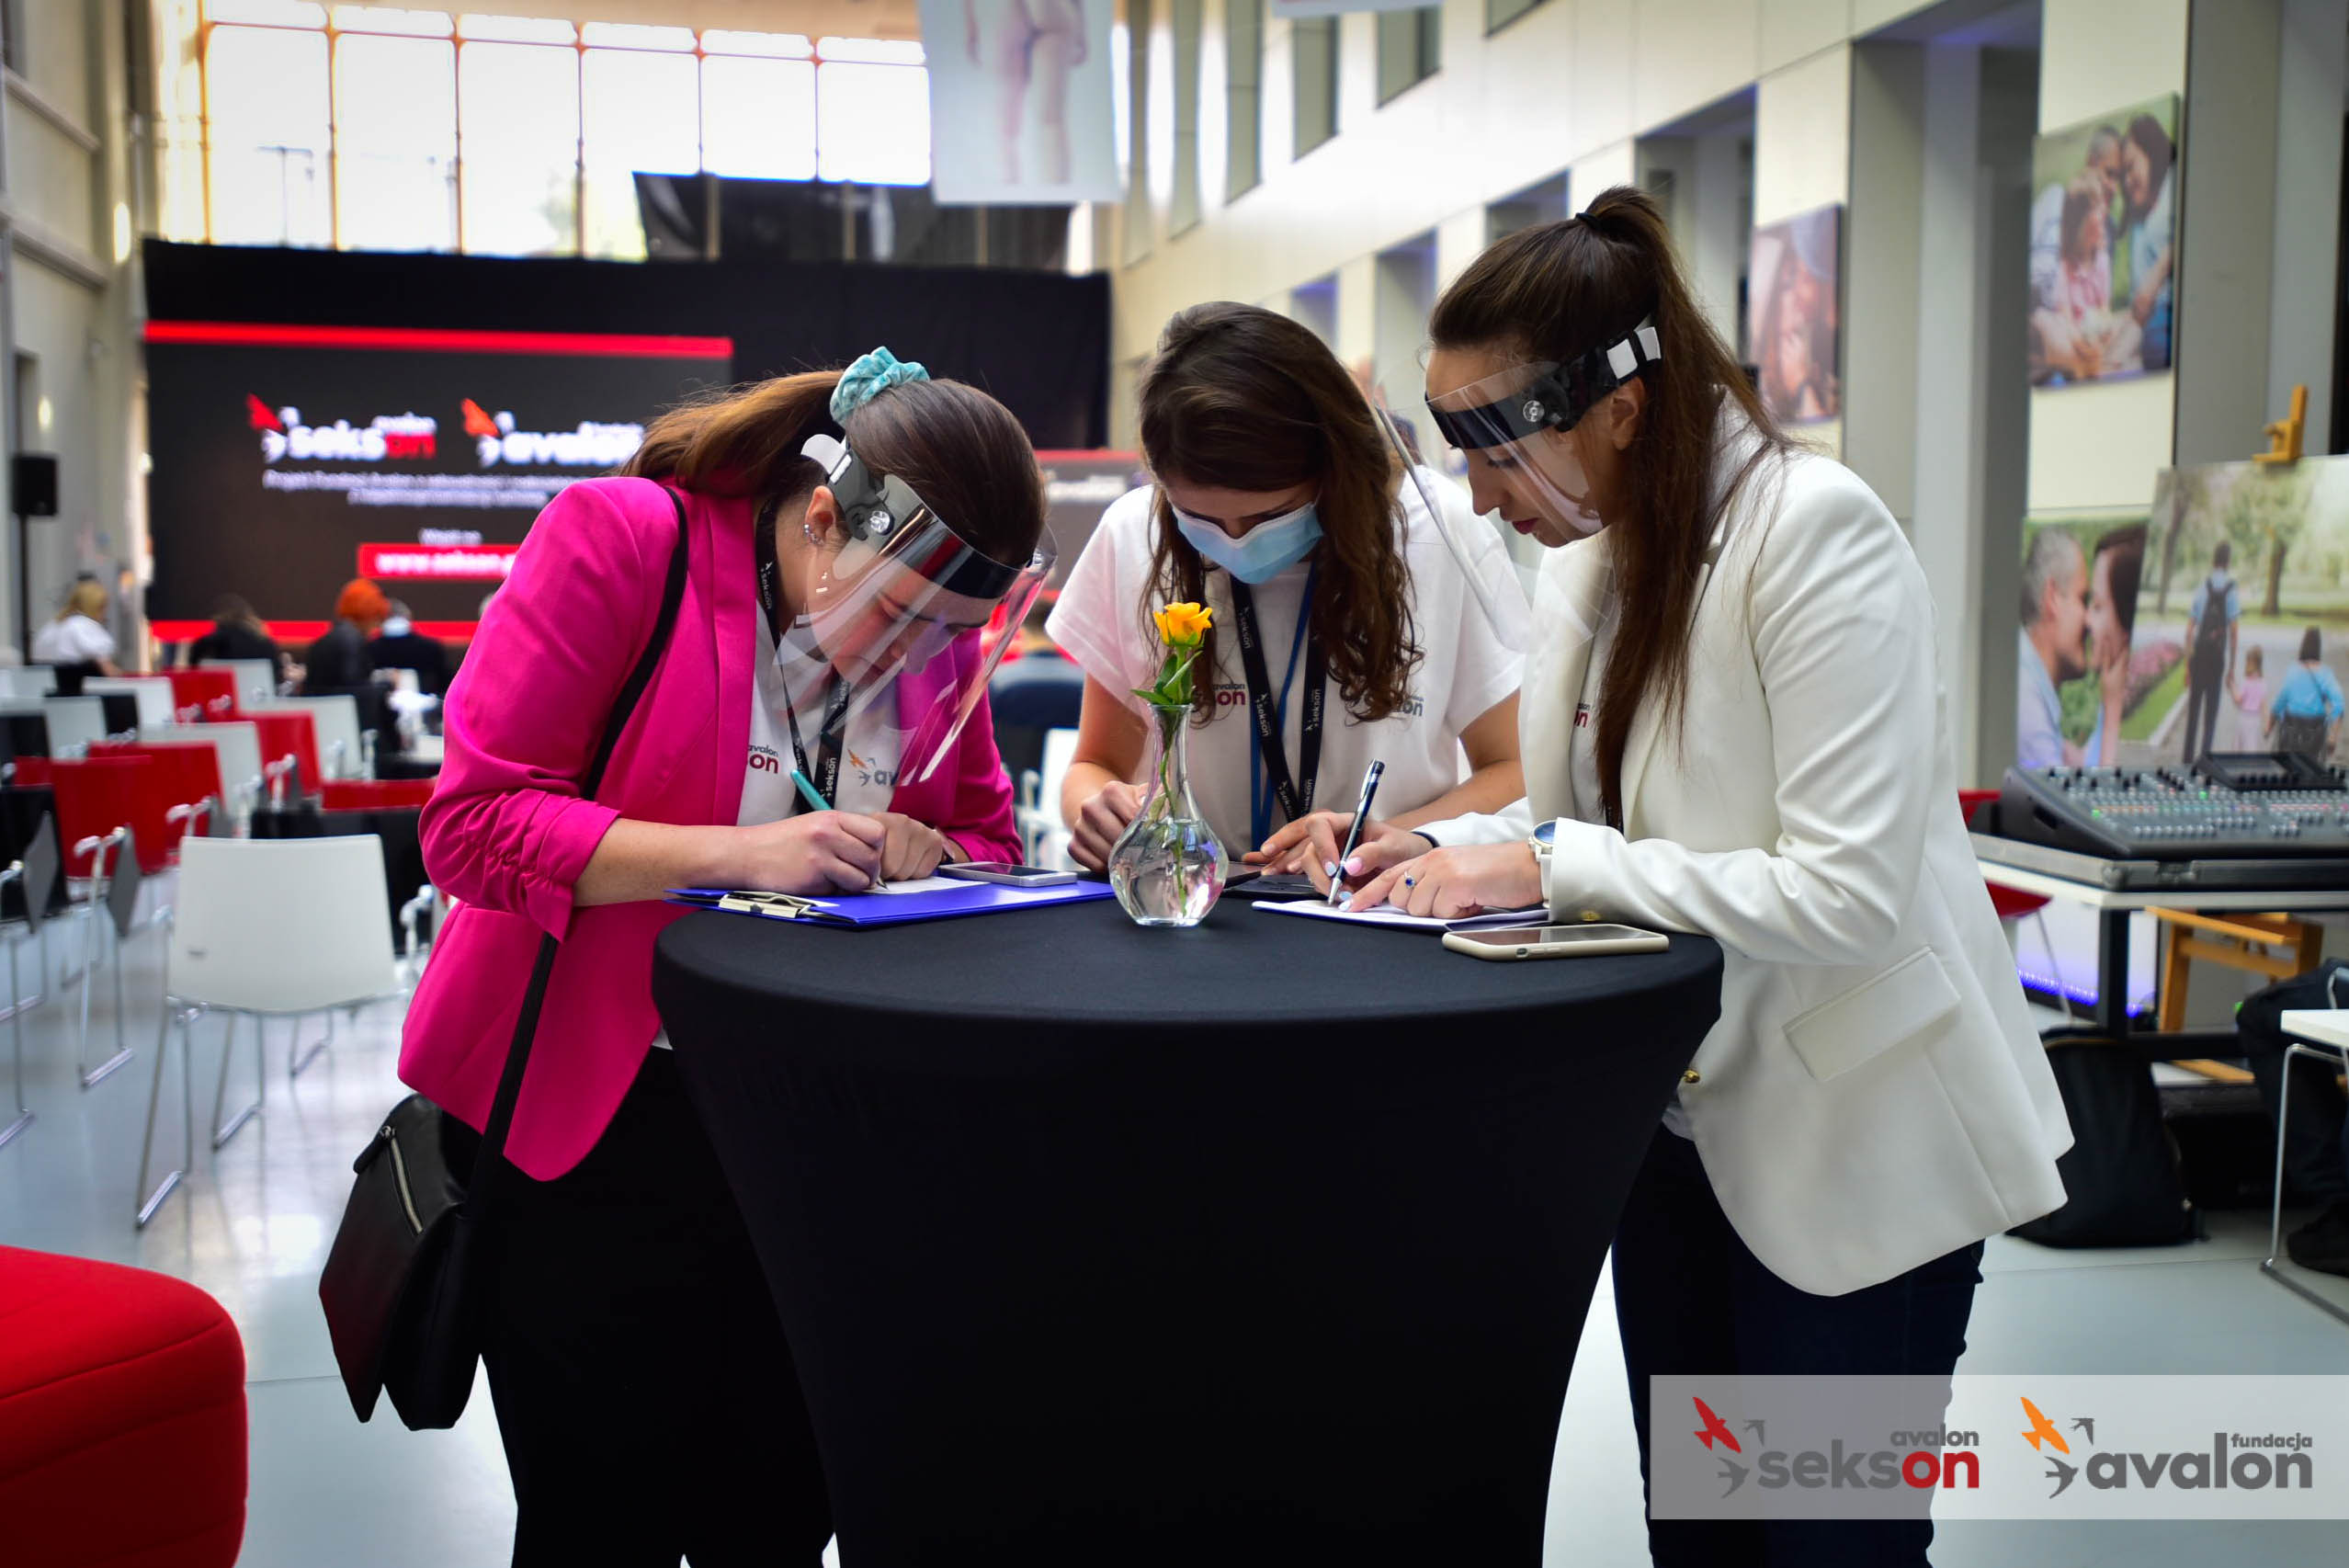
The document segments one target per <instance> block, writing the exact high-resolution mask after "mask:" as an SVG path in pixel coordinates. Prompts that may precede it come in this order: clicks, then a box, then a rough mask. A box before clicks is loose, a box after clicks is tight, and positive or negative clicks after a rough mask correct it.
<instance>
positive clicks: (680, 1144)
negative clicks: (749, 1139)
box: [450, 1051, 832, 1568]
mask: <svg viewBox="0 0 2349 1568" xmlns="http://www.w3.org/2000/svg"><path fill="white" fill-rule="evenodd" d="M454 1136H455V1137H457V1138H459V1139H461V1140H464V1141H465V1142H467V1145H468V1146H467V1147H466V1148H464V1149H463V1150H461V1151H460V1150H459V1149H457V1148H455V1147H452V1148H451V1151H450V1152H451V1154H452V1157H454V1158H456V1159H457V1160H458V1164H457V1167H456V1168H458V1169H460V1170H463V1169H466V1168H468V1167H469V1166H470V1164H471V1160H470V1154H471V1147H470V1144H471V1135H470V1134H468V1133H466V1132H465V1131H464V1130H463V1129H462V1128H461V1127H460V1128H458V1129H457V1131H456V1133H455V1134H454ZM505 1177H506V1186H505V1187H504V1189H503V1190H502V1191H501V1192H500V1194H499V1199H498V1210H497V1212H498V1213H499V1215H500V1216H501V1218H500V1220H499V1221H498V1237H497V1258H498V1267H497V1289H496V1322H495V1324H494V1326H493V1328H492V1330H491V1333H490V1335H489V1338H490V1348H489V1351H488V1354H487V1356H486V1358H485V1359H486V1360H487V1362H488V1365H489V1377H490V1392H491V1394H492V1395H493V1396H494V1398H495V1400H496V1402H497V1425H498V1431H499V1434H500V1435H501V1436H502V1437H504V1439H505V1458H506V1463H507V1466H508V1467H509V1468H510V1469H511V1470H512V1471H513V1474H514V1499H515V1503H516V1507H517V1511H518V1517H517V1518H516V1523H515V1531H514V1562H515V1563H516V1568H541V1565H545V1568H578V1565H580V1564H584V1563H591V1562H592V1563H596V1564H599V1565H604V1564H608V1565H610V1568H650V1565H652V1564H655V1563H658V1564H663V1565H664V1568H674V1564H675V1562H677V1560H678V1559H679V1558H680V1557H684V1558H687V1559H688V1560H690V1561H691V1562H692V1563H693V1564H694V1568H725V1565H728V1564H733V1563H758V1564H762V1565H775V1568H814V1564H815V1563H816V1562H818V1561H819V1560H820V1559H821V1557H822V1555H823V1545H824V1542H825V1541H826V1540H829V1539H831V1535H832V1513H831V1507H830V1505H829V1504H828V1503H827V1501H826V1499H825V1496H824V1487H823V1469H822V1467H821V1466H820V1465H819V1463H818V1461H817V1458H816V1449H815V1437H814V1434H813V1432H812V1431H811V1429H810V1427H809V1425H808V1415H807V1410H806V1407H805V1404H804V1403H803V1402H802V1401H801V1399H800V1383H799V1377H798V1374H797V1373H796V1372H795V1371H794V1369H793V1368H792V1364H791V1353H790V1350H789V1346H787V1345H786V1344H785V1343H784V1339H783V1331H782V1329H781V1327H780V1325H779V1324H777V1321H776V1316H775V1305H774V1301H773V1299H772V1298H771V1297H770V1296H769V1295H768V1294H767V1289H766V1277H765V1276H764V1275H763V1274H761V1273H760V1271H759V1266H758V1259H757V1257H756V1256H755V1255H754V1254H753V1252H752V1250H751V1243H750V1236H749V1233H748V1232H746V1231H745V1230H744V1229H743V1218H742V1214H741V1212H740V1211H739V1210H737V1209H736V1208H735V1205H734V1199H733V1194H732V1191H731V1190H729V1188H728V1187H727V1185H726V1178H725V1175H724V1173H723V1172H722V1171H721V1169H720V1167H719V1165H718V1159H717V1156H716V1154H715V1153H712V1152H711V1150H710V1147H709V1140H708V1139H707V1138H706V1137H704V1136H703V1134H702V1131H701V1124H700V1122H699V1120H698V1119H696V1117H695V1115H694V1112H693V1108H692V1106H691V1105H690V1104H688V1103H687V1099H686V1095H685V1089H684V1085H683V1084H682V1083H681V1082H680V1080H679V1078H678V1074H677V1068H676V1062H675V1058H674V1057H673V1056H672V1055H671V1054H670V1053H669V1052H668V1051H652V1052H651V1053H650V1054H649V1055H647V1056H646V1058H645V1062H644V1066H643V1068H642V1070H641V1071H640V1072H639V1073H638V1074H637V1078H636V1083H635V1084H634V1085H633V1086H632V1087H630V1090H629V1092H628V1097H627V1099H626V1100H624V1101H622V1102H621V1105H620V1108H619V1112H618V1115H617V1116H616V1117H615V1118H614V1119H613V1120H612V1124H611V1126H610V1127H609V1128H608V1129H607V1130H606V1131H605V1133H604V1136H603V1138H602V1139H601V1141H599V1142H597V1143H596V1147H595V1148H594V1149H593V1150H592V1151H590V1152H589V1153H588V1155H587V1157H586V1159H584V1160H583V1161H582V1162H580V1164H579V1165H577V1166H576V1167H575V1168H573V1170H571V1171H570V1172H568V1173H567V1174H565V1175H563V1176H559V1177H557V1178H556V1179H555V1180H553V1181H550V1182H539V1181H533V1180H531V1179H530V1178H528V1176H521V1175H519V1174H518V1173H516V1172H514V1171H510V1170H509V1171H507V1172H505Z"/></svg>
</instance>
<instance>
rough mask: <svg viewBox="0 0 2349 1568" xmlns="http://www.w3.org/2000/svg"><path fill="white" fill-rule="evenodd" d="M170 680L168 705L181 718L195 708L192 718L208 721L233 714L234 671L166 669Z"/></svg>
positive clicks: (218, 719)
mask: <svg viewBox="0 0 2349 1568" xmlns="http://www.w3.org/2000/svg"><path fill="white" fill-rule="evenodd" d="M164 674H165V676H168V677H169V678H170V681H171V705H172V707H173V709H174V710H176V711H177V712H178V714H179V716H180V718H181V719H182V720H187V717H188V710H189V709H191V708H192V709H194V710H196V716H195V719H194V721H193V722H196V723H199V724H210V723H214V722H218V721H220V720H222V719H233V718H236V717H237V716H238V715H237V710H236V672H235V671H233V670H210V669H192V670H165V672H164Z"/></svg>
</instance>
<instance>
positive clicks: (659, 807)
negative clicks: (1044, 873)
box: [400, 479, 1019, 1181]
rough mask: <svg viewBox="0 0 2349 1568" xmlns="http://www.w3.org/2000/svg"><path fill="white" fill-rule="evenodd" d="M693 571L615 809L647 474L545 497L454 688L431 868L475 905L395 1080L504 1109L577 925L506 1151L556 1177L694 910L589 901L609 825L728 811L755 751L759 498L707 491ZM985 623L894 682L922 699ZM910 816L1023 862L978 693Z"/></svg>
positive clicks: (646, 575)
mask: <svg viewBox="0 0 2349 1568" xmlns="http://www.w3.org/2000/svg"><path fill="white" fill-rule="evenodd" d="M686 519H687V527H688V528H691V529H692V541H691V545H690V550H691V562H690V570H689V571H688V573H687V580H686V590H685V602H684V604H683V605H682V607H681V608H679V610H678V612H677V621H676V628H675V632H674V633H673V634H672V636H671V638H670V642H669V645H668V648H667V651H666V652H665V653H664V654H663V656H662V659H661V663H660V665H659V667H658V668H657V669H656V670H655V671H654V673H653V676H652V684H651V685H649V686H648V687H646V688H645V691H644V696H643V698H642V699H641V701H640V702H639V703H638V704H637V708H636V712H635V715H634V717H633V718H632V719H631V720H630V723H629V725H628V728H627V729H626V731H625V732H624V733H622V734H621V736H620V739H619V742H618V745H617V746H616V747H615V748H614V749H613V752H612V760H611V766H610V767H609V768H608V769H607V772H606V774H605V776H604V784H603V789H602V790H600V791H599V795H600V799H598V800H596V801H586V800H582V799H581V798H580V794H579V778H580V777H581V775H583V774H584V773H585V772H586V770H587V767H588V764H589V763H590V762H591V761H592V760H593V759H594V753H595V748H596V741H597V739H598V738H599V737H598V733H597V732H598V730H599V729H600V727H601V725H602V723H603V722H604V720H605V718H606V717H607V715H608V713H609V712H610V710H611V706H612V703H613V701H614V700H615V699H617V698H618V695H619V689H620V687H621V685H622V683H624V682H625V681H626V680H627V678H628V673H629V671H630V669H631V668H632V667H634V665H635V663H636V660H637V658H638V656H639V654H640V653H641V652H642V650H643V648H644V645H645V643H646V642H648V641H649V640H650V639H651V637H652V627H653V622H654V621H655V620H656V619H658V618H659V615H660V608H661V590H662V587H663V585H664V581H665V579H666V577H667V575H668V564H669V555H670V551H671V550H672V549H673V548H674V547H675V542H676V534H677V524H676V513H675V510H674V509H673V508H672V507H671V506H670V503H669V493H668V492H667V491H666V490H665V489H664V488H663V487H662V486H661V485H658V484H655V483H652V482H650V481H647V480H641V479H600V480H590V481H587V482H585V483H579V484H574V485H573V486H571V487H570V488H569V489H567V490H565V491H563V492H562V494H560V495H558V496H556V498H555V499H554V500H553V501H552V502H551V503H550V504H549V505H548V506H547V509H546V510H545V512H543V513H542V514H540V516H539V520H538V522H537V523H536V524H535V525H534V526H533V527H532V528H531V529H530V535H529V539H528V542H527V543H525V544H524V545H523V547H522V550H521V553H520V554H519V555H518V556H516V560H515V563H514V572H513V575H512V576H511V577H509V578H508V579H507V581H506V584H505V587H504V588H502V589H500V590H499V592H498V595H497V597H495V598H494V599H493V600H492V601H491V603H490V608H489V610H488V613H487V614H486V615H485V617H484V618H483V619H482V626H481V632H480V635H479V637H478V638H477V639H476V640H475V642H474V643H473V647H472V651H471V653H468V654H467V655H466V658H465V663H464V666H463V669H462V671H461V672H460V675H459V676H458V677H457V680H456V682H455V684H454V685H453V686H452V687H450V688H449V693H448V722H447V730H448V735H447V739H448V756H447V760H446V761H445V762H444V764H443V766H442V769H441V774H440V782H439V785H438V787H437V789H435V790H434V791H433V796H432V801H431V803H430V804H429V805H427V806H426V807H425V810H424V823H423V838H424V853H425V864H426V868H427V869H428V870H429V871H430V874H431V877H432V880H433V882H434V884H435V885H436V886H437V887H439V888H440V889H442V890H443V891H444V892H448V894H449V895H450V896H451V897H453V898H456V899H458V900H460V901H461V907H460V908H459V909H458V910H457V911H456V913H455V914H453V915H451V916H450V917H449V920H448V926H447V928H446V930H445V931H444V932H443V933H442V935H441V937H440V940H439V943H438V944H437V948H436V949H435V950H434V953H433V959H432V963H431V965H430V967H428V968H427V969H426V971H425V975H424V981H423V983H422V984H420V985H419V986H418V987H417V988H416V994H415V999H414V1003H413V1004H412V1005H411V1006H410V1007H409V1009H408V1019H407V1027H406V1029H405V1031H404V1033H403V1037H402V1040H401V1048H400V1076H401V1078H402V1079H403V1081H404V1082H406V1083H407V1084H408V1085H409V1086H410V1087H412V1088H414V1089H415V1090H417V1091H418V1092H419V1093H421V1094H424V1095H426V1096H430V1097H431V1098H432V1099H433V1100H434V1101H435V1102H436V1103H437V1104H438V1105H440V1106H441V1107H442V1108H445V1109H447V1110H448V1111H449V1112H450V1113H451V1114H453V1115H454V1116H456V1117H457V1118H458V1119H460V1120H461V1121H463V1122H465V1123H466V1124H467V1125H469V1126H471V1127H472V1128H474V1129H476V1130H479V1129H481V1128H482V1127H483V1126H484V1125H485V1124H486V1123H487V1121H488V1119H489V1110H490V1102H491V1100H492V1099H494V1097H495V1096H496V1092H497V1078H498V1073H499V1071H500V1070H501V1069H502V1068H503V1067H504V1065H505V1053H506V1047H507V1046H508V1044H509V1043H510V1042H511V1041H512V1040H513V1038H514V1024H515V1019H516V1016H517V1015H518V1014H519V1013H520V1011H521V1006H522V993H523V991H524V989H525V988H526V986H527V985H528V982H529V975H530V967H531V963H532V960H533V959H534V958H535V956H536V954H537V951H538V947H539V938H540V937H542V936H544V935H546V934H548V933H552V934H553V935H555V936H557V937H562V955H561V957H560V958H559V959H558V960H556V962H555V968H554V977H553V980H552V983H550V985H549V987H548V990H547V998H546V1005H545V1009H544V1011H543V1012H542V1013H541V1014H540V1016H539V1033H538V1038H537V1043H536V1044H535V1045H534V1046H533V1048H532V1051H531V1056H530V1066H529V1071H528V1073H527V1074H525V1076H524V1079H523V1085H522V1098H521V1102H520V1104H519V1105H518V1106H517V1108H516V1111H515V1117H514V1128H513V1132H512V1134H511V1136H510V1137H509V1139H508V1141H507V1143H506V1153H507V1155H508V1156H509V1157H510V1158H511V1159H512V1160H513V1161H514V1163H515V1164H516V1165H519V1166H521V1167H522V1169H524V1170H526V1171H528V1172H529V1173H530V1175H532V1176H536V1177H538V1178H539V1179H540V1180H541V1181H546V1180H551V1179H553V1178H554V1177H556V1176H561V1175H562V1173H563V1172H565V1171H567V1170H569V1169H571V1167H572V1166H573V1165H577V1164H578V1163H579V1161H580V1160H581V1159H582V1158H583V1157H584V1155H585V1154H586V1153H587V1151H588V1150H590V1149H592V1148H593V1147H595V1144H596V1140H597V1139H598V1138H600V1137H602V1136H603V1133H604V1129H605V1128H606V1127H607V1126H608V1125H610V1123H611V1119H612V1113H613V1112H614V1111H615V1110H617V1109H618V1107H619V1103H620V1099H621V1097H622V1096H624V1095H625V1094H626V1093H627V1091H628V1087H629V1085H630V1083H631V1082H633V1081H634V1079H635V1077H636V1073H637V1069H638V1068H639V1067H641V1065H642V1064H643V1062H644V1053H645V1051H647V1050H649V1049H651V1046H652V1037H653V1035H654V1034H655V1033H656V1032H658V1030H659V1029H660V1027H661V1020H660V1017H659V1015H658V1014H657V1013H656V1012H655V1011H654V1009H653V1006H652V943H653V939H654V938H655V937H658V936H659V935H660V934H661V931H662V929H663V928H664V927H665V926H667V925H668V924H669V922H671V921H672V920H674V919H675V918H676V917H677V916H678V915H681V914H683V913H685V911H683V910H682V909H680V908H677V907H675V906H673V905H669V904H663V903H626V904H610V905H604V906H599V907H596V908H592V909H574V908H573V904H572V888H573V884H574V883H576V882H577V881H578V880H579V876H580V873H581V872H582V871H583V870H584V869H585V868H586V865H587V862H588V859H589V858H591V857H592V856H593V855H594V854H595V852H596V845H597V844H598V843H600V842H601V841H602V839H603V836H604V833H605V831H606V830H607V828H609V827H610V826H611V824H613V823H614V822H615V821H617V820H618V818H620V817H623V816H625V817H630V818H633V819H635V820H638V821H641V822H665V823H683V824H720V823H722V824H732V822H733V821H734V820H735V818H736V816H737V815H738V813H739V812H741V810H742V799H743V767H744V764H745V762H746V760H747V758H748V756H749V755H750V705H751V702H752V700H753V697H752V693H753V688H754V683H755V671H754V669H753V668H752V665H753V663H754V661H755V659H756V657H757V647H758V642H757V635H758V634H757V624H756V622H755V619H753V618H754V617H755V616H756V615H757V614H758V613H759V612H758V607H757V598H756V590H755V580H754V566H753V562H752V552H753V551H752V513H751V506H750V504H749V503H748V502H747V501H744V500H739V499H730V498H727V497H723V496H714V495H702V494H687V496H686ZM978 657H979V646H978V638H977V636H976V634H975V633H974V634H972V635H970V636H966V637H964V638H962V639H960V640H959V641H958V642H956V643H955V644H954V646H953V648H952V649H951V650H950V651H949V652H948V653H942V654H940V655H939V656H938V657H937V659H936V660H934V661H933V662H932V664H931V665H930V666H929V667H928V668H927V669H926V670H925V671H922V672H919V673H916V674H913V675H910V676H905V677H904V678H903V679H902V681H901V682H900V683H899V700H900V704H901V707H902V708H903V709H907V710H913V711H919V710H920V707H921V706H922V705H926V704H927V703H928V702H929V701H930V700H931V699H934V698H935V696H936V693H937V692H938V690H939V688H940V687H941V686H943V684H944V683H945V680H946V678H947V674H948V663H949V661H951V663H952V664H953V665H956V666H959V668H960V669H963V670H968V669H969V668H970V665H971V664H972V663H973V662H974V661H976V660H977V659H978ZM890 806H891V810H893V811H898V812H903V813H905V814H906V815H907V816H911V817H914V818H917V819H919V820H921V821H923V822H926V823H929V824H932V825H934V826H936V827H939V828H941V829H943V830H944V831H945V832H947V833H948V835H950V836H952V837H953V839H954V840H955V842H956V844H957V845H958V846H960V848H961V849H962V850H963V852H964V853H965V854H967V855H969V856H970V858H973V859H980V860H1016V859H1018V858H1019V838H1018V834H1017V832H1016V826H1015V824H1014V820H1013V814H1012V794H1011V784H1010V781H1009V780H1008V779H1007V778H1004V767H1003V761H1002V759H1001V758H1000V757H999V756H997V755H996V752H995V738H994V731H993V722H992V720H991V718H990V716H989V714H988V711H987V708H986V706H985V703H984V702H983V700H982V703H981V705H980V707H979V708H978V710H977V711H975V712H974V713H973V714H972V715H971V718H970V723H969V724H967V725H966V726H965V727H964V729H963V732H962V734H961V736H960V738H959V740H958V741H957V743H956V749H955V753H954V755H953V756H950V757H948V759H946V760H945V761H944V762H943V763H941V764H940V766H939V767H937V768H936V770H935V771H934V772H933V773H932V774H931V776H930V777H929V778H928V779H926V780H925V781H924V782H922V783H919V784H900V785H899V786H898V787H897V790H896V792H895V793H894V794H893V795H892V796H891V801H890Z"/></svg>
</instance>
